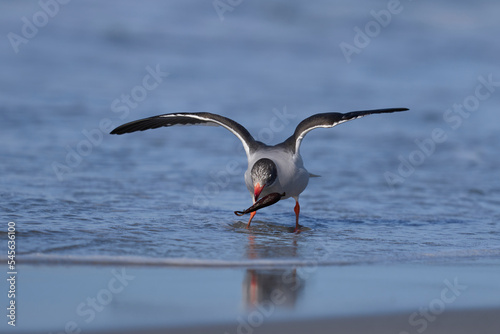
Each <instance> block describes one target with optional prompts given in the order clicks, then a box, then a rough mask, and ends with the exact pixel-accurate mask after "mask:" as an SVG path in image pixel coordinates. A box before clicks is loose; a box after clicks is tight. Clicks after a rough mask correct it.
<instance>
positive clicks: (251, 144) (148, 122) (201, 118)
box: [111, 112, 258, 156]
mask: <svg viewBox="0 0 500 334" xmlns="http://www.w3.org/2000/svg"><path fill="white" fill-rule="evenodd" d="M196 124H199V125H216V126H217V125H218V126H222V127H224V128H226V129H228V130H229V131H231V132H232V133H233V134H234V135H236V137H238V138H239V139H240V140H241V142H242V143H243V147H244V148H245V152H246V153H247V156H248V155H250V153H251V152H253V151H254V150H255V149H256V148H257V147H258V144H257V142H256V141H255V139H254V138H253V137H252V135H251V134H250V133H249V132H248V130H247V129H245V128H244V127H243V126H242V125H241V124H239V123H237V122H235V121H233V120H232V119H229V118H227V117H224V116H220V115H217V114H211V113H207V112H200V113H187V112H182V113H173V114H164V115H158V116H153V117H148V118H143V119H139V120H137V121H132V122H129V123H126V124H123V125H120V126H119V127H117V128H116V129H114V130H113V131H111V134H113V135H114V134H117V135H121V134H124V133H129V132H134V131H144V130H148V129H156V128H159V127H162V126H172V125H196Z"/></svg>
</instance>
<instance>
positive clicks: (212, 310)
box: [0, 259, 500, 333]
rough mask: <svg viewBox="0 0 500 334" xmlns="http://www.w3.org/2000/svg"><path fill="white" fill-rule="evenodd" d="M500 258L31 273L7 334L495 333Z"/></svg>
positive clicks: (48, 268) (22, 279)
mask: <svg viewBox="0 0 500 334" xmlns="http://www.w3.org/2000/svg"><path fill="white" fill-rule="evenodd" d="M498 262H499V261H498V260H485V259H482V260H481V262H480V263H470V261H467V263H464V264H453V265H450V264H438V263H436V264H418V263H417V264H399V265H395V264H391V265H384V264H366V265H361V264H357V265H344V266H314V265H313V264H311V265H309V266H298V267H290V266H283V267H280V266H278V267H276V266H274V267H272V266H256V267H248V266H247V267H230V268H224V267H203V268H201V267H197V266H193V267H172V266H170V267H163V266H160V267H152V266H111V265H62V264H59V265H54V264H50V265H49V264H45V265H31V264H24V265H23V264H21V265H19V270H18V295H17V299H16V303H17V305H18V309H17V326H16V328H15V329H13V328H12V327H10V326H7V324H6V321H4V322H3V323H2V324H0V330H1V332H2V333H5V332H7V333H14V332H16V333H28V332H29V333H49V332H52V333H65V332H66V333H72V332H78V331H81V332H82V333H139V332H141V333H160V332H166V331H168V332H169V333H170V332H174V333H175V332H178V333H199V332H203V333H304V332H306V331H313V332H315V333H323V332H325V333H326V332H329V333H331V332H332V331H338V332H345V333H347V332H349V333H364V332H370V333H379V332H380V333H422V332H425V333H473V332H474V333H497V332H498V328H500V298H499V293H498V291H499V290H498V282H499V281H500V280H499V277H500V269H499V268H500V266H499V265H498V264H499V263H498Z"/></svg>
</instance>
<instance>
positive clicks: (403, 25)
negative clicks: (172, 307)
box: [0, 0, 500, 265]
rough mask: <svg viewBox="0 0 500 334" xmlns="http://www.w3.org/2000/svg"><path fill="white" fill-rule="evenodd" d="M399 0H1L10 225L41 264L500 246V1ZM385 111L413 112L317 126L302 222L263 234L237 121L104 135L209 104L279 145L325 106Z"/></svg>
mask: <svg viewBox="0 0 500 334" xmlns="http://www.w3.org/2000/svg"><path fill="white" fill-rule="evenodd" d="M389 3H390V2H388V1H357V2H355V3H354V2H349V1H335V2H332V1H326V0H325V1H322V0H321V1H314V2H312V3H311V2H306V1H298V0H292V1H290V0H287V1H271V2H269V1H241V2H240V3H239V4H238V5H236V6H233V7H231V10H227V11H225V12H224V13H221V12H220V9H219V12H218V11H217V9H216V8H214V4H213V2H212V1H180V0H177V1H167V2H165V1H148V2H126V3H125V2H120V1H105V2H102V1H71V2H69V3H67V4H59V5H58V7H57V8H56V7H52V8H51V9H50V10H51V11H52V12H51V13H52V14H54V15H53V17H51V16H49V15H46V16H45V17H46V18H47V20H46V21H47V22H44V16H43V14H39V13H40V11H43V9H42V7H41V5H40V3H39V2H37V1H2V2H0V9H1V10H0V31H1V35H2V39H1V45H0V68H1V73H2V75H1V77H0V141H1V143H2V144H1V145H0V157H1V163H0V175H1V177H0V198H1V200H0V224H1V225H2V226H4V228H2V231H1V232H0V233H1V234H3V235H6V231H7V222H9V221H13V222H15V223H16V228H17V241H18V242H17V251H18V253H17V254H18V256H19V258H23V257H24V259H25V260H26V261H31V262H32V263H44V262H46V261H48V260H50V259H59V260H64V259H66V261H68V262H71V261H76V262H78V261H82V259H86V258H92V261H97V262H99V261H100V260H99V259H101V260H102V261H111V260H112V259H119V260H120V261H122V262H124V263H127V262H130V263H137V262H141V261H146V259H147V261H149V263H155V261H157V263H167V264H168V263H173V264H181V265H182V264H189V263H198V264H199V263H202V264H204V265H210V264H211V263H212V264H219V265H220V264H224V263H225V264H228V265H238V264H248V263H249V262H252V261H257V262H258V261H267V262H266V263H280V261H281V263H300V262H304V261H311V260H314V261H317V262H318V263H321V264H345V263H361V262H383V263H406V262H434V261H439V262H445V263H456V262H463V261H465V262H478V261H479V262H480V261H484V260H486V259H489V258H492V257H493V258H496V259H498V257H499V256H500V226H499V218H500V177H499V168H500V154H499V152H500V122H499V114H498V106H499V104H500V72H499V66H498V65H499V60H498V55H499V54H500V43H499V41H498V35H499V33H500V23H499V21H498V13H499V12H500V3H498V2H497V1H491V0H490V1H475V2H470V1H440V2H437V3H435V2H428V1H401V2H400V4H399V6H397V7H395V8H393V7H390V6H392V5H389ZM388 6H389V7H390V9H391V10H392V13H391V11H389V8H388ZM384 13H385V14H386V16H384ZM387 13H391V14H390V17H388V16H387ZM23 18H25V19H23ZM376 18H378V19H379V20H382V21H380V22H382V23H383V24H382V23H378V21H377V19H376ZM384 19H385V21H384ZM26 20H27V21H28V22H31V24H33V22H38V24H39V25H40V27H38V28H37V29H36V32H34V31H33V30H31V31H30V30H29V28H26V27H24V26H25V25H26ZM34 20H35V21H34ZM36 20H38V21H36ZM43 23H46V24H43ZM377 27H378V28H377ZM26 29H28V30H26ZM367 29H368V30H367ZM370 29H371V30H370ZM23 30H24V32H25V33H26V32H30V33H32V34H31V35H34V36H31V35H30V36H31V37H30V38H26V36H25V35H26V34H24V35H23ZM359 31H362V32H363V33H362V34H360V33H359ZM363 35H364V36H363ZM16 36H17V37H16ZM370 36H371V37H370ZM346 45H349V47H347V50H351V51H352V53H347V54H348V56H346V53H345V50H346ZM342 50H344V52H343V51H342ZM353 50H355V51H353ZM152 72H156V73H161V76H158V77H157V78H156V81H155V80H154V77H153V76H151V73H152ZM167 73H168V74H167ZM148 75H149V77H147V76H148ZM485 82H490V84H485ZM145 86H147V87H149V88H148V89H146V88H145ZM153 86H154V88H153ZM478 94H479V95H478ZM127 101H128V102H127ZM460 105H465V106H464V107H460ZM386 107H407V108H410V111H408V112H404V113H398V114H388V115H374V116H369V117H365V118H362V119H359V120H355V121H352V122H348V123H345V124H342V125H340V126H338V127H335V128H333V129H318V130H315V131H313V132H311V133H309V134H308V135H307V137H306V138H305V139H304V141H303V144H302V149H301V152H302V156H303V158H304V162H305V165H306V167H307V168H308V170H309V171H310V172H311V173H314V174H319V175H321V178H313V179H311V180H310V183H309V186H308V188H307V189H306V191H305V192H304V193H303V194H302V196H301V198H300V199H301V206H302V211H301V224H302V225H304V226H305V229H304V231H303V232H302V233H300V234H293V233H290V232H289V230H288V228H289V227H291V226H293V225H294V222H295V216H294V213H293V206H294V202H293V201H292V200H286V201H282V202H279V203H278V204H276V205H274V206H272V207H269V208H267V209H264V210H262V211H259V213H258V214H257V216H256V218H255V220H254V223H253V226H252V229H250V230H246V229H245V228H244V225H245V221H246V218H244V219H240V218H239V217H236V216H235V215H234V214H233V211H235V210H242V209H244V208H247V207H248V206H250V205H251V197H250V195H249V193H248V191H247V189H246V187H245V185H244V181H243V173H244V171H245V169H246V157H245V154H244V151H243V150H242V147H241V144H240V142H239V141H238V139H237V138H236V137H234V136H233V135H232V134H230V133H229V132H228V131H227V130H225V129H223V128H215V127H172V128H162V129H157V130H151V131H147V132H141V133H133V134H128V135H124V136H111V135H109V134H108V132H109V130H110V129H111V128H112V127H114V126H118V125H120V124H122V123H125V122H128V121H132V120H135V119H139V118H143V117H148V116H152V115H157V114H162V113H170V112H176V111H208V112H213V113H219V114H222V115H225V116H227V117H230V118H232V119H234V120H236V121H237V122H239V123H241V124H242V125H244V126H245V127H247V128H248V130H249V131H250V132H251V133H252V134H253V135H254V136H255V137H256V138H258V139H260V140H263V141H265V142H267V143H270V144H275V143H279V142H280V141H283V140H285V139H286V138H287V137H288V136H290V135H291V134H292V133H293V131H294V129H295V126H296V125H297V124H298V123H299V122H300V121H301V120H302V119H304V118H306V117H308V116H310V115H312V114H315V113H321V112H328V111H339V112H347V111H352V110H362V109H375V108H386ZM460 108H461V109H460ZM460 110H461V111H460ZM193 261H194V262H193Z"/></svg>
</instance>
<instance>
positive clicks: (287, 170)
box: [111, 108, 408, 232]
mask: <svg viewBox="0 0 500 334" xmlns="http://www.w3.org/2000/svg"><path fill="white" fill-rule="evenodd" d="M406 110H408V109H407V108H388V109H374V110H361V111H351V112H348V113H339V112H327V113H320V114H315V115H312V116H310V117H308V118H306V119H304V120H303V121H302V122H300V123H299V125H297V127H296V128H295V131H294V133H293V134H292V135H291V136H290V137H289V138H288V139H286V140H285V141H284V142H282V143H279V144H277V145H273V146H271V145H266V144H264V143H262V142H260V141H257V140H255V139H254V138H253V137H252V135H251V134H250V132H248V130H247V129H245V128H244V127H243V126H242V125H240V124H239V123H237V122H235V121H233V120H232V119H229V118H227V117H224V116H221V115H217V114H212V113H208V112H178V113H171V114H163V115H157V116H152V117H148V118H143V119H139V120H136V121H132V122H129V123H126V124H123V125H120V126H119V127H117V128H115V129H114V130H113V131H111V134H118V135H121V134H124V133H130V132H135V131H144V130H148V129H156V128H159V127H163V126H173V125H215V126H222V127H224V128H226V129H228V130H229V131H231V132H232V133H233V134H234V135H235V136H236V137H238V139H239V140H241V142H242V144H243V147H244V149H245V152H246V155H247V159H248V169H247V170H246V172H245V184H246V186H247V188H248V191H249V192H250V194H251V196H252V201H253V203H254V204H255V202H256V201H257V200H258V199H259V198H263V197H265V196H267V195H269V194H272V193H280V194H282V193H284V194H285V195H284V196H283V199H286V198H290V197H292V198H293V199H295V207H294V212H295V231H296V232H298V231H300V225H299V213H300V205H299V195H300V194H301V193H302V192H303V191H304V189H306V187H307V184H308V182H309V178H310V177H314V176H316V175H313V174H310V173H309V172H308V171H307V170H306V169H305V167H304V163H303V161H302V157H301V155H300V144H301V142H302V139H304V137H305V135H306V134H307V133H308V132H309V131H311V130H314V129H318V128H331V127H334V126H336V125H339V124H341V123H344V122H347V121H350V120H353V119H357V118H360V117H363V116H366V115H371V114H383V113H392V112H400V111H406ZM255 214H256V211H254V212H252V213H251V214H250V218H249V220H248V223H247V228H249V227H250V223H251V222H252V219H253V218H254V216H255Z"/></svg>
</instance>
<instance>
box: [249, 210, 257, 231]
mask: <svg viewBox="0 0 500 334" xmlns="http://www.w3.org/2000/svg"><path fill="white" fill-rule="evenodd" d="M256 213H257V211H254V212H252V213H250V219H249V220H248V224H247V228H250V223H251V222H252V219H253V217H254V216H255V214H256Z"/></svg>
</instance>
